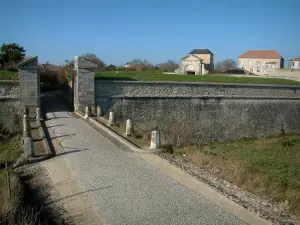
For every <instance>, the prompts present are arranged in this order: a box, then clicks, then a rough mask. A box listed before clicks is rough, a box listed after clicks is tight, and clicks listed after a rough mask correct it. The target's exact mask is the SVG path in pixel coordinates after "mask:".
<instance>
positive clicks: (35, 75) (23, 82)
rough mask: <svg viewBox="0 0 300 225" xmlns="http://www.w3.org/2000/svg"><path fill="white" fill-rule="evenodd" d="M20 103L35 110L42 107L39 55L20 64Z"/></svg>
mask: <svg viewBox="0 0 300 225" xmlns="http://www.w3.org/2000/svg"><path fill="white" fill-rule="evenodd" d="M17 67H18V69H19V84H20V103H21V105H22V106H27V107H28V108H29V109H30V108H32V109H33V110H34V112H35V109H36V108H39V107H40V74H39V71H38V57H37V56H36V57H32V58H29V59H26V60H25V61H23V62H21V63H20V64H18V66H17Z"/></svg>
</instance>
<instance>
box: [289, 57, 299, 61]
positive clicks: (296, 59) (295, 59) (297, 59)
mask: <svg viewBox="0 0 300 225" xmlns="http://www.w3.org/2000/svg"><path fill="white" fill-rule="evenodd" d="M289 61H300V57H297V58H293V59H290V60H289Z"/></svg>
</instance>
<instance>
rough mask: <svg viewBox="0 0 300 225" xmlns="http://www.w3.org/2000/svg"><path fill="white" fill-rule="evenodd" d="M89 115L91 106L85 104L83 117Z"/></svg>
mask: <svg viewBox="0 0 300 225" xmlns="http://www.w3.org/2000/svg"><path fill="white" fill-rule="evenodd" d="M90 116H91V107H90V106H86V107H85V113H84V118H85V119H87V118H89V117H90Z"/></svg>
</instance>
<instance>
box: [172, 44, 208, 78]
mask: <svg viewBox="0 0 300 225" xmlns="http://www.w3.org/2000/svg"><path fill="white" fill-rule="evenodd" d="M213 69H214V54H213V53H212V52H211V51H210V50H208V49H206V48H201V49H194V50H193V51H191V52H190V53H189V54H188V55H187V56H185V57H183V58H182V59H181V63H180V67H179V69H177V70H176V71H175V73H176V74H194V75H204V74H207V73H209V72H211V71H213Z"/></svg>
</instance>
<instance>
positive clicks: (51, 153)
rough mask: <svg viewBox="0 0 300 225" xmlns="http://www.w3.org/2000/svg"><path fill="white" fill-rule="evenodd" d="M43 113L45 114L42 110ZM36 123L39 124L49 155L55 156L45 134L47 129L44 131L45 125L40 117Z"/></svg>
mask: <svg viewBox="0 0 300 225" xmlns="http://www.w3.org/2000/svg"><path fill="white" fill-rule="evenodd" d="M41 115H43V114H42V112H41ZM36 124H37V125H38V127H39V131H40V135H41V137H42V138H43V144H44V148H45V150H46V152H47V156H53V155H54V154H53V152H52V151H51V148H50V145H49V143H48V138H47V136H46V134H45V131H44V129H45V127H44V126H43V125H42V123H41V121H40V120H39V119H37V120H36Z"/></svg>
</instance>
